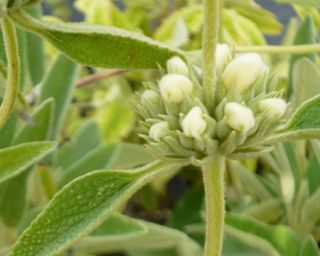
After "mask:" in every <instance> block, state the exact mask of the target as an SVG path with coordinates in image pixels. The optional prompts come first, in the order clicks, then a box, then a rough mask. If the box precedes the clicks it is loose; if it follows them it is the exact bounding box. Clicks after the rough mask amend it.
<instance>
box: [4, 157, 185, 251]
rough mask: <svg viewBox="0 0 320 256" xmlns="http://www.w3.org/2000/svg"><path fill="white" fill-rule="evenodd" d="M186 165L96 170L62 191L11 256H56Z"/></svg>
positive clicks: (162, 164)
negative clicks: (160, 178)
mask: <svg viewBox="0 0 320 256" xmlns="http://www.w3.org/2000/svg"><path fill="white" fill-rule="evenodd" d="M184 164H185V163H183V164H182V163H162V162H159V161H157V162H154V163H152V164H150V165H147V166H145V167H143V168H140V169H137V170H129V171H95V172H92V173H89V174H87V175H85V176H82V177H80V178H78V179H76V180H74V181H73V182H71V183H69V184H68V185H67V186H65V187H64V188H63V189H62V190H60V191H59V192H58V193H57V194H56V195H55V197H54V198H53V199H52V201H51V202H50V203H49V204H48V206H47V207H46V208H45V210H44V211H43V212H42V213H41V214H40V215H39V216H38V217H37V218H36V219H35V220H34V221H33V222H32V224H31V225H30V226H29V228H28V229H26V230H25V232H24V233H23V234H22V236H21V237H20V238H19V240H18V241H17V243H16V244H15V245H14V247H13V249H12V252H11V253H10V255H11V256H15V255H16V256H18V255H19V256H33V255H37V256H49V255H54V254H57V253H58V252H61V251H62V250H64V249H66V248H68V247H69V246H70V245H72V244H73V243H75V242H76V241H77V240H78V239H79V238H81V237H83V236H84V235H86V234H88V233H90V232H91V231H93V230H94V229H95V228H97V227H98V226H99V225H100V224H101V223H102V222H103V221H104V220H105V219H107V218H108V217H109V216H110V214H111V213H112V212H113V211H114V210H115V209H116V208H117V207H119V206H121V205H122V204H123V203H124V202H125V201H126V200H128V199H129V198H130V197H131V196H132V194H134V193H135V192H136V191H137V190H138V189H140V188H141V187H142V186H143V185H144V184H146V183H148V182H149V181H150V180H151V179H153V178H155V177H156V176H158V175H159V174H161V173H163V172H165V171H168V170H171V169H172V168H177V167H178V166H179V167H181V166H182V165H184Z"/></svg>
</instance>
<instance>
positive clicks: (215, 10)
mask: <svg viewBox="0 0 320 256" xmlns="http://www.w3.org/2000/svg"><path fill="white" fill-rule="evenodd" d="M220 1H221V0H203V34H202V54H203V66H202V84H203V89H204V91H205V94H204V95H205V101H206V103H207V104H208V106H209V107H210V106H213V104H214V99H215V89H216V88H215V76H216V67H215V50H216V44H217V42H218V37H219V27H220V25H219V23H220Z"/></svg>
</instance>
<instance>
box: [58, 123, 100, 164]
mask: <svg viewBox="0 0 320 256" xmlns="http://www.w3.org/2000/svg"><path fill="white" fill-rule="evenodd" d="M102 140H103V138H102V135H101V134H100V130H99V127H98V126H97V124H96V123H95V122H93V121H88V122H85V123H84V124H83V125H82V126H81V127H80V128H79V129H78V131H77V133H76V134H75V135H74V136H73V137H72V138H71V140H70V141H69V142H68V143H66V144H65V145H63V146H62V147H61V148H59V150H58V151H57V153H56V154H55V160H54V166H55V167H56V168H61V169H66V168H69V167H70V166H72V165H73V164H75V162H77V161H78V160H79V159H81V157H82V156H84V155H85V154H87V153H88V152H90V151H92V150H94V149H96V148H97V147H98V146H100V145H101V144H102Z"/></svg>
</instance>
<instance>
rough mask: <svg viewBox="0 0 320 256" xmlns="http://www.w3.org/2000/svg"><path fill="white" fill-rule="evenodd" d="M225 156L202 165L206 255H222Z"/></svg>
mask: <svg viewBox="0 0 320 256" xmlns="http://www.w3.org/2000/svg"><path fill="white" fill-rule="evenodd" d="M224 169H225V158H224V157H223V156H219V155H217V156H214V157H212V158H211V159H210V161H209V162H206V163H205V164H204V165H202V173H203V181H204V187H205V203H206V241H205V254H204V255H205V256H220V255H221V253H222V244H223V233H224V232H223V230H224V216H225V199H224V193H225V187H224Z"/></svg>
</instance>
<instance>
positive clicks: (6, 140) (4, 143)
mask: <svg viewBox="0 0 320 256" xmlns="http://www.w3.org/2000/svg"><path fill="white" fill-rule="evenodd" d="M16 127H17V114H16V113H12V115H11V116H10V118H9V119H8V121H7V122H6V124H5V125H4V126H3V127H2V128H1V129H0V148H5V147H8V146H9V145H10V144H11V142H12V140H13V137H14V135H15V131H16Z"/></svg>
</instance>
